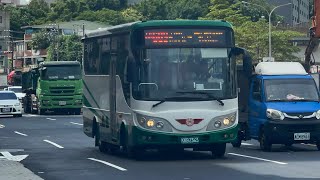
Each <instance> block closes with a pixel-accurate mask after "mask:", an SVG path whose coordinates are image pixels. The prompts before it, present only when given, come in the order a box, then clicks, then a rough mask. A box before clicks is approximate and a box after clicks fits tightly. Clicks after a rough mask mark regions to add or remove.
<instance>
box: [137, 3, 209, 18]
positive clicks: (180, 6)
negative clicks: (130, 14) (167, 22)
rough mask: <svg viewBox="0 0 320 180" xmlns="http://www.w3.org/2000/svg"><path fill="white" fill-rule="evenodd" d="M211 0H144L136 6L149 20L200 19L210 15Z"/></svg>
mask: <svg viewBox="0 0 320 180" xmlns="http://www.w3.org/2000/svg"><path fill="white" fill-rule="evenodd" d="M209 4H210V0H179V1H172V0H143V1H142V2H141V3H139V4H137V5H136V6H134V8H135V9H136V10H137V11H139V12H140V13H141V14H142V15H143V16H144V17H145V19H147V20H152V19H158V20H161V19H198V18H199V17H201V16H203V15H205V14H206V13H208V5H209Z"/></svg>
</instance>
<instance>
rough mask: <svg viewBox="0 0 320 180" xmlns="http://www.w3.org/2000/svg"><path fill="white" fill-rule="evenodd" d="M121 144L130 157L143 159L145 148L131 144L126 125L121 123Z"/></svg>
mask: <svg viewBox="0 0 320 180" xmlns="http://www.w3.org/2000/svg"><path fill="white" fill-rule="evenodd" d="M120 145H121V146H122V151H123V152H124V153H125V154H126V156H127V157H128V158H131V159H135V160H137V161H139V160H142V157H143V151H144V149H143V148H138V147H134V146H130V145H129V138H128V134H127V132H126V129H125V126H124V125H121V130H120Z"/></svg>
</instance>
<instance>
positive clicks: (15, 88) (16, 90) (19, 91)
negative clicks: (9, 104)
mask: <svg viewBox="0 0 320 180" xmlns="http://www.w3.org/2000/svg"><path fill="white" fill-rule="evenodd" d="M7 90H8V91H13V92H14V93H16V95H17V97H18V99H19V101H20V102H21V103H22V99H23V98H24V97H25V96H26V93H23V92H22V87H21V86H9V87H8V88H7Z"/></svg>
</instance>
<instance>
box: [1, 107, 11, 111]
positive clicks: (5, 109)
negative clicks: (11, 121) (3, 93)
mask: <svg viewBox="0 0 320 180" xmlns="http://www.w3.org/2000/svg"><path fill="white" fill-rule="evenodd" d="M2 112H10V108H3V109H2Z"/></svg>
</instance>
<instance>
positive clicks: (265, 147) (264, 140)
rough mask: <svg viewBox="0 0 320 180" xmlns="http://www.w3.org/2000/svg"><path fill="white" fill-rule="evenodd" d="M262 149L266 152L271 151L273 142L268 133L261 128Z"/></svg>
mask: <svg viewBox="0 0 320 180" xmlns="http://www.w3.org/2000/svg"><path fill="white" fill-rule="evenodd" d="M260 149H261V150H263V151H266V152H270V151H271V149H272V143H271V142H270V140H269V139H268V136H266V133H265V132H264V130H263V129H261V135H260Z"/></svg>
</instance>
